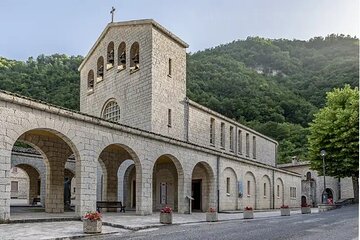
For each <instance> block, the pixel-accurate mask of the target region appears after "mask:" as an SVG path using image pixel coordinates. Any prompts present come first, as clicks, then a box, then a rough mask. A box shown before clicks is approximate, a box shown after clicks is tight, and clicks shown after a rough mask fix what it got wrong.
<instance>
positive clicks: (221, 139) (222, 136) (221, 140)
mask: <svg viewBox="0 0 360 240" xmlns="http://www.w3.org/2000/svg"><path fill="white" fill-rule="evenodd" d="M220 145H221V147H222V148H225V123H221V136H220Z"/></svg>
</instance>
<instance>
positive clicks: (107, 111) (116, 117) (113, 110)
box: [103, 101, 120, 122]
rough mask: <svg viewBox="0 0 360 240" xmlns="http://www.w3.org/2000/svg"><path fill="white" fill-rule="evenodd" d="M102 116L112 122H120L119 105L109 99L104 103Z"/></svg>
mask: <svg viewBox="0 0 360 240" xmlns="http://www.w3.org/2000/svg"><path fill="white" fill-rule="evenodd" d="M103 118H104V119H106V120H108V121H112V122H120V107H119V105H118V104H117V103H116V102H115V101H110V102H108V103H107V104H106V106H105V107H104V111H103Z"/></svg>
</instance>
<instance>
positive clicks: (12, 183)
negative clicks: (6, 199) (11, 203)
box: [11, 181, 19, 192]
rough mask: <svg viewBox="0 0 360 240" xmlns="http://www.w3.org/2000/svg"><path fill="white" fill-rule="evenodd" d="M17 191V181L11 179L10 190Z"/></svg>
mask: <svg viewBox="0 0 360 240" xmlns="http://www.w3.org/2000/svg"><path fill="white" fill-rule="evenodd" d="M18 191H19V183H18V182H17V181H11V192H18Z"/></svg>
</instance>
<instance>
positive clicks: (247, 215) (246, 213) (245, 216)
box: [244, 210, 254, 219]
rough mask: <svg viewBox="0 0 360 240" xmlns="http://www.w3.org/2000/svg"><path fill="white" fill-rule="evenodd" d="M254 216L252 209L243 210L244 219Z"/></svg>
mask: <svg viewBox="0 0 360 240" xmlns="http://www.w3.org/2000/svg"><path fill="white" fill-rule="evenodd" d="M252 218H254V211H253V210H244V219H252Z"/></svg>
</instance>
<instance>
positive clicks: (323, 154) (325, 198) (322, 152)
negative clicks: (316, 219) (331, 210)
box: [320, 149, 328, 204]
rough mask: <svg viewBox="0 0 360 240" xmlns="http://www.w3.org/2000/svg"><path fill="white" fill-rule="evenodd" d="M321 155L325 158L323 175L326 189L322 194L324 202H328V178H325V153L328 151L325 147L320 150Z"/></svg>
mask: <svg viewBox="0 0 360 240" xmlns="http://www.w3.org/2000/svg"><path fill="white" fill-rule="evenodd" d="M320 155H321V156H322V160H323V175H324V191H323V194H322V203H323V204H326V203H327V200H328V194H327V192H326V180H325V155H326V151H325V150H324V149H323V150H321V152H320Z"/></svg>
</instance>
